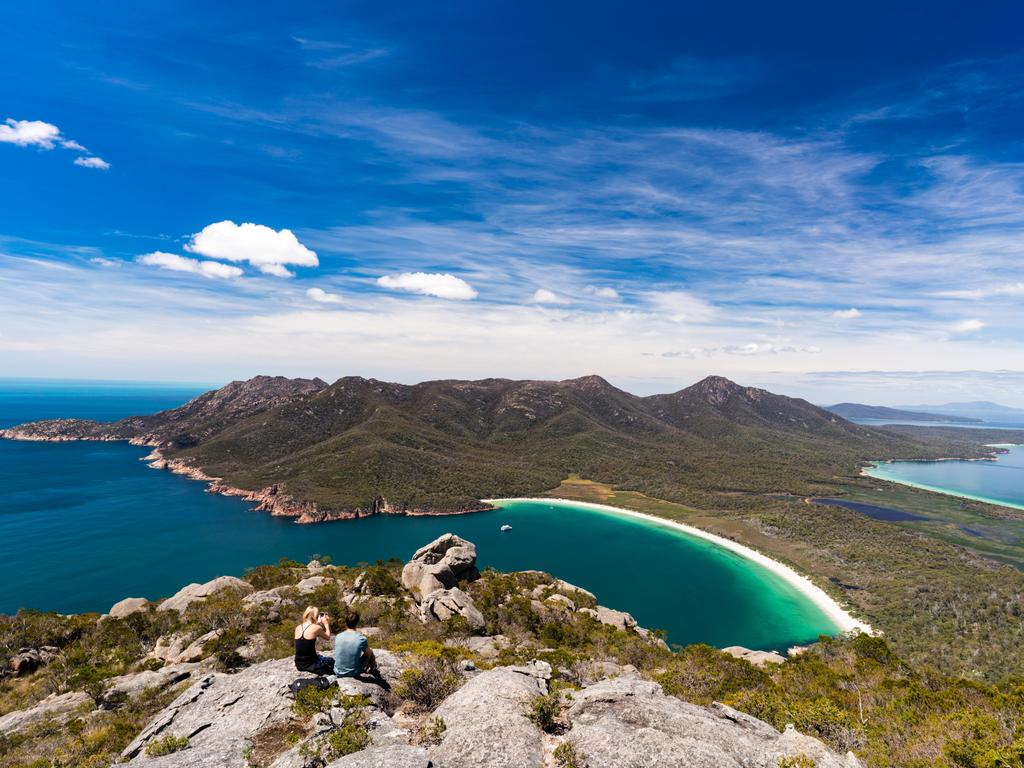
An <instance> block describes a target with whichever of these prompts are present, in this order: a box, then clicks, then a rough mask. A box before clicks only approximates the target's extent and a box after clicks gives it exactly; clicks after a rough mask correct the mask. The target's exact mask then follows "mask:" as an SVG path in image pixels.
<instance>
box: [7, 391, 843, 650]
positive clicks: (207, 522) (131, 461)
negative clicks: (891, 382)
mask: <svg viewBox="0 0 1024 768" xmlns="http://www.w3.org/2000/svg"><path fill="white" fill-rule="evenodd" d="M208 388H209V387H202V386H198V385H197V386H183V385H154V384H131V385H125V384H104V383H75V382H47V381H32V382H26V381H3V380H0V426H10V425H13V424H17V423H21V422H24V421H28V420H33V419H40V418H55V417H67V416H81V417H89V418H98V419H116V418H120V417H123V416H127V415H133V414H140V413H152V412H154V411H157V410H161V409H166V408H172V407H176V406H178V405H180V404H182V403H183V402H185V401H186V400H188V399H189V398H191V397H192V396H194V395H196V394H198V393H199V392H201V391H204V390H205V389H208ZM146 452H147V450H146V449H144V448H138V447H134V446H130V445H128V444H126V443H91V442H75V443H32V442H13V441H8V440H0V489H2V499H3V504H2V506H0V612H2V613H10V612H13V611H15V610H17V609H18V608H19V607H31V608H37V609H41V610H57V611H61V612H66V613H71V612H81V611H105V610H106V609H107V608H109V607H110V605H111V604H113V603H114V602H116V601H117V600H120V599H121V598H123V597H127V596H142V597H148V598H156V597H160V596H165V595H169V594H172V593H174V592H175V591H177V590H178V589H179V588H180V587H182V586H183V585H185V584H188V583H190V582H194V581H205V580H208V579H210V578H213V577H215V576H219V575H222V574H235V575H242V574H243V573H244V571H245V569H246V568H249V567H252V566H255V565H259V564H262V563H273V562H276V561H277V560H278V559H279V558H281V557H285V556H286V557H291V558H295V559H297V560H300V561H303V562H304V561H306V560H308V559H309V558H311V557H312V556H314V555H330V556H331V557H332V558H333V559H334V561H335V562H336V563H344V564H356V563H359V562H372V561H375V560H377V559H386V558H389V557H398V558H402V559H408V557H409V556H410V555H411V554H412V553H413V551H415V549H416V548H418V547H419V546H421V545H423V544H425V543H427V542H428V541H430V540H431V539H433V538H434V537H436V536H438V535H440V534H442V533H445V532H447V531H452V532H454V533H457V534H459V535H461V536H464V537H465V538H467V539H469V540H471V541H473V542H475V543H476V544H477V548H478V554H479V559H480V562H481V565H484V566H486V565H491V566H494V567H496V568H499V569H505V570H513V569H527V568H537V569H541V570H545V571H549V572H551V573H554V574H556V575H558V576H559V577H561V578H564V579H567V580H568V581H571V582H573V583H576V584H579V585H580V586H583V587H586V588H588V589H590V590H592V591H593V592H595V593H596V594H597V596H598V598H599V600H600V601H601V602H602V603H603V604H605V605H608V606H610V607H613V608H618V609H621V610H627V611H630V612H631V613H633V614H634V615H635V616H636V618H637V619H638V621H640V622H641V623H642V624H644V625H646V626H649V627H655V628H661V629H665V630H667V631H668V633H669V639H670V640H671V641H672V642H676V643H682V644H686V643H692V642H706V643H710V644H712V645H717V646H725V645H743V646H746V647H749V648H761V649H779V650H784V649H786V648H787V647H789V646H790V645H794V644H799V643H804V642H808V641H811V640H813V639H814V638H816V637H817V635H818V634H819V633H830V632H833V631H834V626H833V625H832V623H831V622H830V621H829V620H828V619H827V618H826V617H825V616H824V615H823V614H822V613H821V612H820V610H819V609H818V608H816V607H815V606H813V605H812V604H811V603H810V602H809V601H808V600H806V599H805V598H804V597H803V596H802V595H800V594H799V593H797V592H796V591H795V590H794V589H793V588H792V587H790V586H789V585H787V584H785V583H782V582H780V581H779V580H778V579H776V578H775V577H774V576H772V575H771V574H769V573H768V572H767V571H765V570H763V569H762V568H760V567H759V566H756V565H754V564H751V563H750V562H749V561H747V560H744V559H742V558H740V557H739V556H737V555H735V554H733V553H731V552H729V551H727V550H724V549H721V548H719V547H715V546H712V545H709V544H708V543H706V542H704V541H701V540H698V539H693V538H691V537H689V536H686V535H683V534H680V533H678V532H676V531H672V530H668V529H666V528H664V527H662V526H659V525H654V524H650V523H646V522H643V521H638V520H634V519H629V518H622V517H617V516H615V515H610V514H603V513H595V512H592V511H589V510H585V509H580V508H567V507H554V506H551V505H548V504H545V503H543V502H529V503H522V502H520V503H515V504H513V505H511V506H509V507H508V508H507V509H502V510H497V511H492V512H482V513H477V514H471V515H461V516H455V517H415V518H407V517H374V518H367V519H363V520H355V521H343V522H337V523H329V524H323V525H315V526H300V525H296V524H295V523H293V522H291V521H290V520H287V519H282V518H274V517H271V516H270V515H268V514H265V513H262V512H255V511H253V510H252V508H251V505H249V504H246V503H244V502H241V501H239V500H238V499H233V498H227V497H224V496H220V495H216V494H210V493H206V492H205V490H204V486H203V484H201V483H198V482H195V481H192V480H189V479H187V478H184V477H182V476H180V475H175V474H172V473H170V472H166V471H159V470H153V469H150V468H149V467H147V466H146V465H145V464H144V463H143V462H141V461H140V460H139V459H140V458H141V457H142V456H143V455H144V454H145V453H146ZM503 523H510V524H511V525H512V526H513V530H512V531H511V532H508V533H501V532H500V531H499V527H500V526H501V524H503Z"/></svg>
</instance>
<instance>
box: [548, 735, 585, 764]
mask: <svg viewBox="0 0 1024 768" xmlns="http://www.w3.org/2000/svg"><path fill="white" fill-rule="evenodd" d="M554 758H555V765H557V766H558V768H587V758H586V755H584V754H583V753H582V752H580V750H579V748H578V747H577V746H576V744H575V743H574V742H571V741H563V742H562V743H561V744H559V745H558V746H557V747H555V752H554Z"/></svg>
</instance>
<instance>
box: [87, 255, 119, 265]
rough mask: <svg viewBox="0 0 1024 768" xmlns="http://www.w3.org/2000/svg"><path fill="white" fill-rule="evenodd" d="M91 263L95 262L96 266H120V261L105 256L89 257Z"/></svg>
mask: <svg viewBox="0 0 1024 768" xmlns="http://www.w3.org/2000/svg"><path fill="white" fill-rule="evenodd" d="M89 262H90V263H91V264H95V265H96V266H97V267H110V268H114V267H120V266H121V264H122V262H121V261H119V260H117V259H108V258H106V257H105V256H95V257H93V258H91V259H89Z"/></svg>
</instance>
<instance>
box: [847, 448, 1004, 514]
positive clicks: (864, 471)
mask: <svg viewBox="0 0 1024 768" xmlns="http://www.w3.org/2000/svg"><path fill="white" fill-rule="evenodd" d="M1019 445H1020V444H1019V443H990V444H989V445H987V446H986V447H988V448H1016V447H1018V446H1019ZM1000 455H1006V454H1005V453H1004V454H1000ZM914 461H917V462H918V463H923V462H925V461H926V460H924V459H917V460H914ZM932 461H936V462H938V461H979V459H934V460H932ZM991 461H996V462H997V461H999V459H998V458H993V459H991ZM896 463H897V462H895V461H876V462H874V463H872V464H871V465H870V466H867V467H862V468H861V470H860V473H861V476H863V477H870V478H871V479H872V480H881V481H883V482H886V483H896V484H897V485H904V486H906V487H908V488H917V489H918V490H919V491H931V492H932V493H941V494H943V495H944V496H952V497H954V498H957V499H968V500H969V501H980V502H981V503H982V504H991V505H992V506H995V507H1006V508H1007V509H1017V510H1021V511H1024V504H1020V503H1017V502H1013V501H1002V500H1000V499H993V498H989V497H987V496H978V495H977V494H973V493H966V492H964V491H954V490H950V489H948V488H940V487H939V486H937V485H926V484H925V483H915V482H913V481H912V480H896V479H894V478H892V477H885V476H882V475H874V474H872V473H871V470H877V469H878V468H879V466H880V465H882V464H896Z"/></svg>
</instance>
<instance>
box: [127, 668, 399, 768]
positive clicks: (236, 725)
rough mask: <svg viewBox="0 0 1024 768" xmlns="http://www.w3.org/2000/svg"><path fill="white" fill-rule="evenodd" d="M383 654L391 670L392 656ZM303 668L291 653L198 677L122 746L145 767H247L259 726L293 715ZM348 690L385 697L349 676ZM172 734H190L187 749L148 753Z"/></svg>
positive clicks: (345, 681) (345, 688) (133, 760)
mask: <svg viewBox="0 0 1024 768" xmlns="http://www.w3.org/2000/svg"><path fill="white" fill-rule="evenodd" d="M381 656H382V657H385V659H384V664H383V665H382V666H387V667H388V669H389V670H390V669H393V668H394V659H393V658H387V656H389V655H388V654H385V653H384V652H382V653H381ZM302 676H303V675H302V673H301V672H297V671H296V670H295V663H294V660H293V659H292V658H290V657H289V658H287V659H276V660H274V661H267V662H264V663H262V664H256V665H254V666H252V667H249V668H247V669H245V670H243V671H242V672H239V673H237V674H231V675H229V674H223V673H217V674H212V675H207V676H205V677H203V678H201V679H200V680H198V681H197V682H196V683H195V684H194V685H193V686H192V687H191V688H189V689H188V690H187V691H185V692H184V693H182V694H181V695H180V696H179V697H178V698H177V699H175V700H174V701H173V702H172V703H171V704H170V705H169V706H168V707H167V708H166V709H164V710H163V711H161V712H160V713H159V714H157V716H156V717H155V718H154V719H153V720H151V721H150V723H149V724H148V725H147V726H146V727H145V728H144V729H143V731H142V732H141V733H140V734H139V735H138V736H137V737H136V738H135V740H134V741H132V743H131V744H129V745H128V747H127V748H126V749H125V750H124V753H123V755H122V756H123V757H124V758H125V759H130V761H131V762H130V764H131V765H139V766H146V768H246V760H245V758H244V757H243V754H244V750H245V748H246V746H247V745H248V743H249V741H248V740H249V739H250V738H251V737H252V736H253V735H254V734H255V733H257V732H258V731H260V730H261V729H263V728H266V727H267V726H269V725H273V724H275V723H283V722H285V721H287V720H289V719H290V718H291V717H292V713H291V704H292V700H291V698H290V697H289V696H288V684H289V683H291V682H292V681H293V680H295V679H296V678H298V677H302ZM339 687H340V688H341V690H342V691H343V692H345V693H350V694H366V695H368V696H370V697H371V699H373V700H376V701H381V700H382V698H383V692H382V691H381V689H380V686H379V685H375V684H373V683H371V682H367V681H363V680H355V679H351V678H345V679H343V680H342V681H340V682H339ZM168 734H173V735H175V736H187V737H188V738H189V743H188V748H187V749H184V750H181V751H180V752H175V753H173V754H170V755H165V756H163V757H155V758H150V757H146V755H145V750H146V746H147V745H148V744H150V743H151V742H153V741H155V740H158V739H161V738H163V737H164V736H167V735H168Z"/></svg>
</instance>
